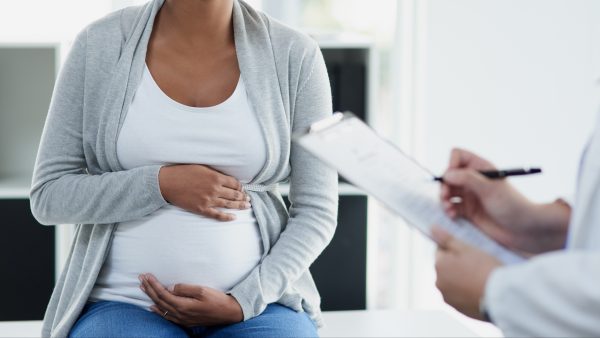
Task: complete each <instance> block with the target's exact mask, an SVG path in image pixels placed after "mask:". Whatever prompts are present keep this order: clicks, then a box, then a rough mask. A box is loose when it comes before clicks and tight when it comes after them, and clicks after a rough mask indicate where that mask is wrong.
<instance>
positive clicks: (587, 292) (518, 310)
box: [484, 251, 600, 337]
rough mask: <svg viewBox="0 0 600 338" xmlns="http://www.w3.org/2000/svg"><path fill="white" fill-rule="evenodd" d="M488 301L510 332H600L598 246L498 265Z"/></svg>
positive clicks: (491, 311) (511, 334) (507, 333)
mask: <svg viewBox="0 0 600 338" xmlns="http://www.w3.org/2000/svg"><path fill="white" fill-rule="evenodd" d="M484 306H485V307H486V309H487V311H488V314H489V316H490V318H491V320H492V321H493V322H494V324H496V325H497V326H498V327H499V328H500V329H501V330H502V332H503V333H504V335H505V336H506V337H523V336H535V337H550V336H551V337H600V252H590V251H585V252H584V251H559V252H554V253H548V254H544V255H540V256H538V257H536V258H533V259H532V260H530V261H529V262H527V263H523V264H519V265H514V266H505V267H502V268H499V269H497V270H496V271H494V272H493V273H492V275H491V276H490V279H489V280H488V283H487V286H486V290H485V297H484Z"/></svg>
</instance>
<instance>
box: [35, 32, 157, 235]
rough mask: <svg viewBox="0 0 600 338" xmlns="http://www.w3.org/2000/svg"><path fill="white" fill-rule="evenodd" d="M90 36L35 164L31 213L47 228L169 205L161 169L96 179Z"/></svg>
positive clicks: (69, 71)
mask: <svg viewBox="0 0 600 338" xmlns="http://www.w3.org/2000/svg"><path fill="white" fill-rule="evenodd" d="M86 40H87V31H86V30H84V31H82V32H81V33H80V34H79V35H78V36H77V38H76V40H75V43H74V44H73V47H72V49H71V52H70V53H69V56H68V58H67V60H66V61H65V63H64V66H63V68H62V69H61V72H60V75H59V77H58V80H57V82H56V85H55V88H54V93H53V95H52V101H51V103H50V109H49V111H48V116H47V117H46V123H45V125H44V130H43V132H42V137H41V141H40V146H39V149H38V154H37V158H36V162H35V167H34V172H33V180H32V186H31V192H30V202H31V211H32V213H33V215H34V217H35V218H36V219H37V220H38V222H40V223H42V224H44V225H53V224H61V223H69V224H73V223H83V224H88V223H112V222H118V221H125V220H131V219H136V218H139V217H142V216H144V215H147V214H149V213H151V212H153V211H155V210H157V209H158V208H160V207H162V206H163V205H165V204H166V203H167V202H166V201H165V200H164V199H163V197H162V195H161V193H160V188H159V184H158V173H159V171H160V167H161V166H159V165H154V166H146V167H140V168H135V169H132V170H126V171H119V172H109V173H104V174H102V175H91V174H89V173H88V172H87V170H86V168H87V164H86V159H85V155H84V150H83V118H84V117H83V109H84V107H83V98H84V87H85V86H84V82H85V76H86V74H85V69H86V53H87V48H86Z"/></svg>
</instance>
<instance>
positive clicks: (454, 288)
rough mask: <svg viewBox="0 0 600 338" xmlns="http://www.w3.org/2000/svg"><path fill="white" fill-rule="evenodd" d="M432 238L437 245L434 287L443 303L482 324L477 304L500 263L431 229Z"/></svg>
mask: <svg viewBox="0 0 600 338" xmlns="http://www.w3.org/2000/svg"><path fill="white" fill-rule="evenodd" d="M432 237H433V239H434V240H435V241H436V242H437V244H438V251H437V253H436V260H435V270H436V272H437V280H436V286H437V288H438V289H439V290H440V291H441V292H442V295H443V296H444V301H446V303H448V304H449V305H451V306H452V307H454V308H455V309H457V310H458V311H460V312H462V313H463V314H465V315H467V316H469V317H472V318H475V319H479V320H484V318H483V316H482V313H481V312H480V308H479V303H480V301H481V299H482V297H483V295H484V293H485V286H486V284H487V281H488V279H489V276H490V274H491V273H492V271H493V270H494V269H496V268H497V267H499V266H501V265H502V263H500V261H498V260H497V259H496V258H494V257H493V256H491V255H488V254H487V253H485V252H483V251H481V250H479V249H478V248H476V247H473V246H471V245H468V244H466V243H464V242H462V241H460V240H458V239H456V238H454V237H452V236H451V235H450V234H448V233H447V232H445V231H444V230H442V229H441V228H439V227H437V226H434V228H433V230H432Z"/></svg>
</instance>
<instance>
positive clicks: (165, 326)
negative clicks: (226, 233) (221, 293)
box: [69, 301, 319, 338]
mask: <svg viewBox="0 0 600 338" xmlns="http://www.w3.org/2000/svg"><path fill="white" fill-rule="evenodd" d="M318 336H319V335H318V333H317V328H316V326H315V324H314V322H313V321H312V320H311V319H310V318H309V317H308V315H307V314H306V313H305V312H296V311H294V310H292V309H290V308H287V307H285V306H283V305H279V304H270V305H269V306H268V307H267V308H266V310H265V311H264V312H263V313H262V314H261V315H259V316H257V317H255V318H252V319H249V320H247V321H244V322H240V323H236V324H232V325H222V326H208V327H205V326H194V327H190V328H187V327H183V326H180V325H178V324H175V323H173V322H170V321H168V320H166V319H164V318H163V317H161V316H160V315H158V314H156V313H154V312H150V311H148V310H145V309H143V308H141V307H139V306H137V305H133V304H128V303H122V302H113V301H100V302H95V303H92V302H88V303H87V304H86V305H85V307H84V308H83V310H82V311H81V314H80V315H79V318H78V319H77V321H76V322H75V325H73V327H72V328H71V332H70V333H69V337H186V338H187V337H206V338H218V337H223V338H225V337H247V338H254V337H257V338H258V337H261V338H263V337H318Z"/></svg>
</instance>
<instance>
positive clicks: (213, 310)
mask: <svg viewBox="0 0 600 338" xmlns="http://www.w3.org/2000/svg"><path fill="white" fill-rule="evenodd" d="M139 279H140V282H141V284H140V288H141V289H142V291H144V292H145V293H146V294H147V295H148V296H149V297H150V299H152V301H154V304H155V305H153V306H152V307H151V309H152V311H154V312H155V313H157V314H159V315H160V316H163V317H165V318H166V319H168V320H170V321H172V322H174V323H177V324H179V325H183V326H186V327H191V326H212V325H225V324H233V323H238V322H241V321H242V320H243V319H244V314H243V312H242V308H241V306H240V304H239V303H238V302H237V300H236V299H235V298H233V296H230V295H228V294H225V293H224V292H222V291H219V290H215V289H212V288H208V287H204V286H198V285H190V284H176V285H175V286H174V287H173V288H172V289H171V290H168V289H167V288H165V287H164V286H163V285H162V284H161V283H160V282H159V281H158V280H157V279H156V277H154V276H153V275H152V274H149V273H148V274H142V275H140V276H139ZM165 313H166V315H165Z"/></svg>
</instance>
